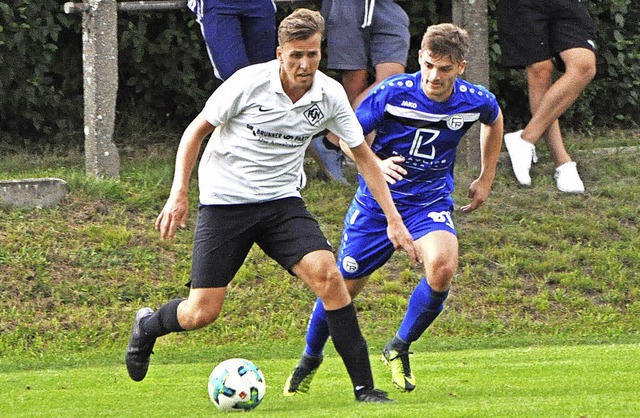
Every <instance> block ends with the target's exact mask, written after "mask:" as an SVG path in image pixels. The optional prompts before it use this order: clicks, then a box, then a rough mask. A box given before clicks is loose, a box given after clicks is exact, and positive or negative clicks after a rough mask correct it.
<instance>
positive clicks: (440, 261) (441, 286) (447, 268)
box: [426, 254, 458, 292]
mask: <svg viewBox="0 0 640 418" xmlns="http://www.w3.org/2000/svg"><path fill="white" fill-rule="evenodd" d="M428 265H429V267H428V268H427V269H426V270H427V281H428V283H429V286H431V288H432V289H433V290H435V291H436V292H444V291H445V290H447V289H449V287H450V286H451V281H452V280H453V276H454V275H455V274H456V270H457V268H458V265H457V260H455V259H454V258H452V257H447V256H445V255H443V254H441V255H439V256H437V257H436V258H434V259H433V260H430V261H429V263H428Z"/></svg>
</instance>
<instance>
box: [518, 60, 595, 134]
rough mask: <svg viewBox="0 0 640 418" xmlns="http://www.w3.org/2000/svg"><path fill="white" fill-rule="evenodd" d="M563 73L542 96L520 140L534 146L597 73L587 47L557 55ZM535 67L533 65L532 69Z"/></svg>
mask: <svg viewBox="0 0 640 418" xmlns="http://www.w3.org/2000/svg"><path fill="white" fill-rule="evenodd" d="M560 56H561V57H562V60H563V61H564V62H565V64H566V71H565V73H564V74H563V75H562V76H561V77H560V78H559V79H558V80H556V82H555V83H553V84H552V85H551V87H550V88H549V89H548V90H547V91H546V92H545V93H544V95H543V96H542V98H541V99H540V102H539V105H538V107H537V109H536V111H535V113H533V116H532V117H531V120H530V121H529V123H528V124H527V126H526V127H525V129H524V131H523V132H522V139H524V140H525V141H527V142H530V143H532V144H535V143H536V142H537V141H538V139H540V137H541V136H542V135H543V134H544V133H545V131H546V130H547V129H549V127H550V126H551V125H552V124H553V123H554V121H557V119H558V118H559V117H560V116H561V115H562V114H563V113H564V112H565V111H566V110H567V109H568V108H569V106H571V105H572V104H573V103H574V102H575V101H576V99H577V98H578V96H579V95H580V93H581V92H582V90H584V88H585V87H586V86H587V84H589V82H590V81H591V80H592V79H593V77H594V76H595V72H596V57H595V54H594V53H593V51H591V50H589V49H586V48H572V49H568V50H566V51H563V52H562V53H560ZM535 65H537V64H533V65H532V66H530V68H531V67H533V66H535Z"/></svg>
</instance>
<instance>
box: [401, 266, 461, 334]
mask: <svg viewBox="0 0 640 418" xmlns="http://www.w3.org/2000/svg"><path fill="white" fill-rule="evenodd" d="M448 295H449V290H445V291H444V292H436V291H435V290H433V289H432V288H431V286H429V284H428V283H427V279H425V278H424V277H423V278H422V280H420V282H419V283H418V285H417V286H416V288H415V289H413V293H412V294H411V297H410V298H409V306H408V308H407V313H406V314H405V316H404V319H403V320H402V323H401V324H400V328H399V329H398V334H397V335H398V337H399V338H400V339H401V340H403V341H405V342H407V343H409V344H411V343H412V342H414V341H416V340H417V339H418V338H420V336H421V335H422V334H423V333H424V332H425V331H426V329H427V328H429V325H431V323H432V322H433V321H434V320H435V319H436V318H437V317H438V315H440V312H442V310H443V309H444V301H445V300H446V299H447V296H448Z"/></svg>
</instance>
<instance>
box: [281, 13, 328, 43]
mask: <svg viewBox="0 0 640 418" xmlns="http://www.w3.org/2000/svg"><path fill="white" fill-rule="evenodd" d="M316 33H319V34H320V35H321V36H322V37H323V38H324V18H323V17H322V15H321V14H320V12H316V11H314V10H309V9H304V8H300V9H296V10H295V11H294V12H293V13H291V14H290V15H289V16H287V17H285V18H284V19H283V20H282V22H280V26H278V45H283V44H285V43H287V42H290V41H293V40H296V39H303V40H304V39H309V38H310V37H311V36H313V35H315V34H316Z"/></svg>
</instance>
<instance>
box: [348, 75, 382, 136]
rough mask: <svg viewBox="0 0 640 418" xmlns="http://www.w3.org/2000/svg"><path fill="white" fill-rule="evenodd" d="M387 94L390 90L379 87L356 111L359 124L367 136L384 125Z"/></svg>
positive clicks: (373, 90)
mask: <svg viewBox="0 0 640 418" xmlns="http://www.w3.org/2000/svg"><path fill="white" fill-rule="evenodd" d="M387 92H388V89H387V90H385V89H380V88H379V86H378V87H376V88H374V89H372V90H371V91H370V92H369V93H368V94H367V96H366V97H365V98H364V100H363V101H362V103H360V105H359V106H358V108H357V109H356V116H357V117H358V122H360V125H361V126H362V131H363V132H364V134H365V135H367V134H369V133H371V132H372V131H373V130H375V129H377V128H378V127H380V126H381V125H382V122H383V121H384V108H385V105H386V103H387V99H386V96H387V94H386V93H387Z"/></svg>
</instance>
